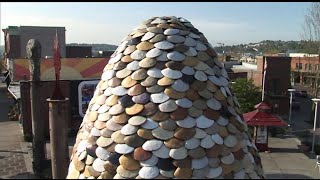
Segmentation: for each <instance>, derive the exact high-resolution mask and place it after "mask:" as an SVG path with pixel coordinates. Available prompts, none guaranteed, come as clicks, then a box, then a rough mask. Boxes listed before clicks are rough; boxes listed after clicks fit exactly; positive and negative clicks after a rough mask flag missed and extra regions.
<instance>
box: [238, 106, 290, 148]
mask: <svg viewBox="0 0 320 180" xmlns="http://www.w3.org/2000/svg"><path fill="white" fill-rule="evenodd" d="M254 107H255V108H256V110H254V111H252V112H248V113H244V114H243V118H244V120H245V121H246V123H247V124H248V125H251V126H254V142H255V145H256V147H257V148H258V149H259V150H260V151H267V150H268V149H269V148H268V126H287V125H288V124H287V123H286V122H284V121H283V120H282V119H280V118H279V117H277V116H275V115H272V114H271V113H270V110H271V107H270V106H269V105H268V104H267V103H265V102H261V103H259V104H256V105H255V106H254Z"/></svg>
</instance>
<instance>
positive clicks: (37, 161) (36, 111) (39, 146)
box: [26, 39, 46, 176]
mask: <svg viewBox="0 0 320 180" xmlns="http://www.w3.org/2000/svg"><path fill="white" fill-rule="evenodd" d="M26 51H27V57H28V59H29V70H30V80H31V81H30V87H31V88H30V97H31V98H30V99H31V117H32V136H33V138H32V152H33V162H32V164H33V171H34V172H35V174H36V175H38V176H41V173H42V170H43V169H44V168H45V167H44V163H45V162H44V161H45V143H46V139H45V133H44V129H45V128H44V121H43V118H41V109H42V107H41V104H40V98H39V94H40V58H41V45H40V43H39V41H37V40H36V39H30V40H29V41H28V43H27V46H26Z"/></svg>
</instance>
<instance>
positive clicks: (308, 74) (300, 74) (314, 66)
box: [291, 57, 320, 84]
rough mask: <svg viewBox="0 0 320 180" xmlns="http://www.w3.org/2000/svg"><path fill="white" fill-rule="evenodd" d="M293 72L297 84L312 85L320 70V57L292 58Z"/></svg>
mask: <svg viewBox="0 0 320 180" xmlns="http://www.w3.org/2000/svg"><path fill="white" fill-rule="evenodd" d="M291 70H292V72H293V75H294V82H295V83H300V84H312V83H314V82H315V78H316V75H317V72H319V70H320V57H292V59H291Z"/></svg>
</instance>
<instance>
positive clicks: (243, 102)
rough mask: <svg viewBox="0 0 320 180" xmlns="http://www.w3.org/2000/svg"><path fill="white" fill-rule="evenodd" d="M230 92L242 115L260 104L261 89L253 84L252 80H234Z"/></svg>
mask: <svg viewBox="0 0 320 180" xmlns="http://www.w3.org/2000/svg"><path fill="white" fill-rule="evenodd" d="M232 90H233V92H234V94H235V96H236V97H237V99H238V101H239V104H240V110H241V111H242V113H246V112H250V111H253V110H254V109H255V108H254V105H256V104H258V103H259V102H261V89H260V88H259V87H256V86H255V85H254V84H253V80H252V79H249V80H248V79H246V78H237V79H235V81H234V83H232Z"/></svg>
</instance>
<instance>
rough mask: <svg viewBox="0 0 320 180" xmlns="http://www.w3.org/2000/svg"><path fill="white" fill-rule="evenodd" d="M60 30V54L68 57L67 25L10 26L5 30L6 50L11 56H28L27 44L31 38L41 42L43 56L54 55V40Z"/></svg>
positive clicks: (8, 55)
mask: <svg viewBox="0 0 320 180" xmlns="http://www.w3.org/2000/svg"><path fill="white" fill-rule="evenodd" d="M56 30H57V32H58V37H59V44H60V54H61V57H66V37H65V31H66V30H65V27H45V26H8V27H7V28H6V29H2V31H3V32H4V40H5V52H6V53H7V57H10V58H24V57H26V45H27V43H28V41H29V39H37V40H38V41H39V42H40V44H41V56H42V57H43V58H45V57H52V56H53V40H54V38H55V34H56Z"/></svg>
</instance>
